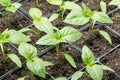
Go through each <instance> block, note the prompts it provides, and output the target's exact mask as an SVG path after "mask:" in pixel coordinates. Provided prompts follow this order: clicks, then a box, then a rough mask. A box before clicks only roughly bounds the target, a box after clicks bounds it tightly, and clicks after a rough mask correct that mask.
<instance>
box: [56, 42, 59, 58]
mask: <svg viewBox="0 0 120 80" xmlns="http://www.w3.org/2000/svg"><path fill="white" fill-rule="evenodd" d="M59 50H60V45H59V44H57V45H56V53H57V56H58V55H59Z"/></svg>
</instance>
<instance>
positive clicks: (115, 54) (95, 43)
mask: <svg viewBox="0 0 120 80" xmlns="http://www.w3.org/2000/svg"><path fill="white" fill-rule="evenodd" d="M14 1H16V0H14ZM100 1H101V0H79V1H78V2H77V4H79V5H81V3H82V2H83V3H85V4H86V5H88V6H89V7H90V8H91V9H92V10H100V6H99V2H100ZM104 1H105V2H106V3H109V2H110V1H111V0H104ZM31 7H35V0H29V1H28V2H25V3H24V4H23V6H22V8H24V9H25V10H26V11H28V10H29V9H30V8H31ZM0 8H2V7H1V6H0ZM38 8H39V9H40V10H41V11H42V12H43V16H45V15H47V14H49V13H51V12H53V11H55V10H57V9H59V7H57V6H52V5H50V4H48V3H47V2H46V1H45V0H39V5H38ZM115 8H116V7H114V6H107V11H108V12H110V11H111V10H113V9H115ZM67 14H68V12H66V13H65V15H67ZM110 17H111V19H112V20H113V21H114V23H113V24H106V25H104V26H102V27H99V26H97V28H96V29H100V30H105V31H107V32H108V33H109V34H110V36H111V39H112V45H110V44H109V43H108V42H107V41H106V40H105V39H104V38H103V37H102V36H101V35H99V34H98V33H95V34H94V35H92V34H90V33H91V32H90V31H89V30H85V31H83V36H82V38H81V39H80V40H78V41H77V42H75V43H74V44H75V45H77V46H79V47H80V48H82V46H83V45H87V46H88V47H89V48H90V49H91V50H92V51H93V53H94V55H95V57H99V56H101V55H103V54H105V53H106V52H108V51H109V50H111V49H112V48H114V47H115V46H117V45H118V44H120V38H119V37H117V36H115V35H113V34H112V33H111V32H109V31H108V30H107V29H106V28H105V26H109V27H111V28H112V29H114V30H116V31H117V32H119V33H120V11H119V10H118V11H116V12H114V13H112V14H111V15H110ZM52 23H53V25H54V26H56V27H58V28H61V27H64V26H66V25H69V24H65V23H64V22H63V21H62V19H61V18H59V19H56V20H55V21H53V22H52ZM31 24H32V22H31V21H30V20H28V19H26V18H25V17H24V16H23V15H21V14H19V13H18V12H17V13H15V14H12V13H11V25H10V26H7V14H6V12H4V13H3V15H2V16H1V17H0V33H1V32H2V31H4V30H5V29H6V28H8V29H15V30H19V29H22V28H24V27H27V26H29V25H31ZM70 26H72V25H70ZM73 27H74V28H76V29H80V28H81V26H73ZM31 29H33V30H35V31H36V32H38V30H37V29H36V28H35V27H34V26H32V27H31ZM26 35H28V36H30V37H31V39H32V42H31V44H32V45H34V46H36V47H37V49H38V52H41V50H44V49H46V48H47V47H49V46H41V45H36V44H35V42H36V41H37V40H38V39H39V38H40V37H41V36H43V35H44V33H41V35H40V36H39V35H37V34H36V33H34V32H31V31H28V32H26ZM15 46H16V47H18V45H15ZM5 52H6V53H8V52H13V53H15V54H17V55H18V56H19V57H20V58H21V60H22V61H24V58H23V57H22V56H20V55H19V53H18V51H17V50H16V49H14V48H13V47H12V46H11V45H10V44H5ZM60 52H65V53H68V54H70V55H72V57H73V58H74V59H75V62H76V64H77V69H74V68H73V67H71V66H70V64H69V63H68V62H67V61H66V60H65V58H64V57H63V55H59V56H56V51H55V49H52V50H51V51H49V52H47V53H46V54H45V55H43V56H42V57H41V58H42V59H43V60H46V61H51V62H52V63H54V66H52V67H47V68H46V70H47V72H48V73H49V74H50V75H52V76H53V77H55V78H57V77H60V76H65V77H69V76H71V75H72V74H73V73H74V72H75V71H77V70H80V69H81V68H83V67H84V66H85V65H84V64H83V62H82V59H81V52H79V51H78V50H76V49H75V48H73V47H72V46H71V45H69V44H65V43H62V44H61V45H60ZM0 53H1V50H0ZM100 61H101V63H102V64H104V65H107V66H109V67H111V68H112V69H114V70H115V71H116V72H115V73H116V74H115V73H112V72H109V71H104V76H103V80H120V48H116V49H115V50H114V51H112V52H110V53H109V54H108V55H106V56H105V57H103V58H101V60H100ZM14 67H16V65H15V64H14V63H13V62H12V61H11V60H9V59H6V60H5V61H4V60H3V57H2V54H0V75H3V74H5V73H6V72H7V71H9V70H11V69H12V68H14ZM23 76H30V72H29V71H28V69H27V68H26V65H23V68H21V69H19V70H17V71H16V72H14V73H13V74H10V75H8V77H6V78H5V79H4V80H16V79H18V78H20V77H23ZM34 78H35V79H34V80H51V79H50V78H49V77H47V78H46V79H42V78H40V77H37V76H35V75H34ZM25 80H31V79H30V77H28V78H26V79H25ZM79 80H92V79H90V78H89V77H88V76H86V75H83V76H82V77H81V78H80V79H79Z"/></svg>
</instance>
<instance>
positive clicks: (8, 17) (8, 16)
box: [7, 11, 11, 26]
mask: <svg viewBox="0 0 120 80" xmlns="http://www.w3.org/2000/svg"><path fill="white" fill-rule="evenodd" d="M7 19H8V24H7V25H8V26H10V19H11V18H10V12H9V11H8V12H7Z"/></svg>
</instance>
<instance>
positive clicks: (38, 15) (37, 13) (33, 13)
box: [29, 8, 42, 21]
mask: <svg viewBox="0 0 120 80" xmlns="http://www.w3.org/2000/svg"><path fill="white" fill-rule="evenodd" d="M29 14H30V16H31V17H32V18H33V19H34V20H37V21H39V20H40V19H41V16H42V12H41V11H40V10H39V9H38V8H30V10H29Z"/></svg>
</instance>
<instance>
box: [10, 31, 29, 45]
mask: <svg viewBox="0 0 120 80" xmlns="http://www.w3.org/2000/svg"><path fill="white" fill-rule="evenodd" d="M8 33H9V34H10V37H9V40H10V41H11V42H12V43H14V44H21V43H22V42H30V41H31V39H30V38H29V37H28V36H26V35H24V34H23V33H21V32H19V31H15V30H9V32H8Z"/></svg>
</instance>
